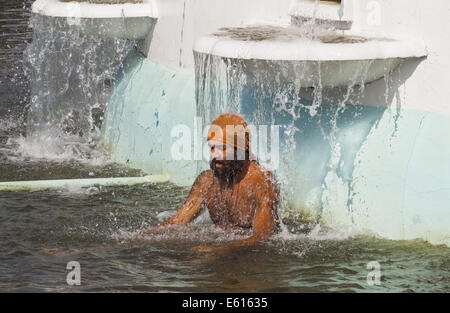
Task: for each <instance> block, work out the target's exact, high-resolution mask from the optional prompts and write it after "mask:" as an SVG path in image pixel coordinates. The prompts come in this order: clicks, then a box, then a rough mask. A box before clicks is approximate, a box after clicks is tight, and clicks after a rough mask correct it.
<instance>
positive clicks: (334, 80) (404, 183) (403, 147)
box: [34, 0, 450, 245]
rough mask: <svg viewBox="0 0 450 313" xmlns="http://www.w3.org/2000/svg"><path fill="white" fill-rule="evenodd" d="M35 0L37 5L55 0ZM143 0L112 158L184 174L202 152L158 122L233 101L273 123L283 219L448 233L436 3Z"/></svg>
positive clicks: (398, 233) (110, 140) (440, 9)
mask: <svg viewBox="0 0 450 313" xmlns="http://www.w3.org/2000/svg"><path fill="white" fill-rule="evenodd" d="M39 2H41V3H44V2H45V3H47V7H46V8H44V7H45V6H44V5H42V6H38V5H37V4H35V7H36V8H37V7H39V8H40V9H36V10H34V12H35V13H37V14H44V15H50V14H49V13H48V12H52V9H51V7H52V6H53V5H56V4H55V3H56V2H58V1H57V0H51V1H50V0H47V1H45V0H39V1H37V2H36V3H39ZM145 3H146V4H148V7H149V8H150V7H151V8H152V10H149V11H147V16H148V17H149V18H152V19H154V20H153V21H154V22H155V25H154V27H149V28H147V29H149V34H148V35H147V36H144V35H143V33H142V32H141V31H136V33H138V34H139V35H138V36H130V39H140V40H142V39H144V38H145V39H146V42H145V43H141V44H140V45H139V51H133V52H130V53H129V54H128V56H127V58H126V59H125V60H124V67H123V69H122V70H121V71H120V73H119V74H118V75H117V81H118V83H117V84H116V86H115V89H114V93H113V94H112V95H111V99H110V103H109V104H108V107H107V109H106V111H105V117H104V121H103V125H102V136H103V140H104V145H105V147H106V148H107V149H108V150H109V151H110V152H111V156H112V158H113V159H114V160H115V161H117V162H119V163H124V164H127V165H129V166H131V167H136V168H140V169H143V170H145V171H146V172H147V173H152V174H168V175H169V176H170V178H171V180H172V181H173V182H174V183H177V184H181V185H189V184H191V183H192V181H193V179H194V178H195V176H196V175H197V173H198V171H199V170H201V169H202V168H204V167H205V163H204V162H202V161H197V162H193V161H192V160H193V159H194V157H193V158H192V159H191V160H182V161H180V160H173V158H172V155H171V149H172V146H173V143H174V141H175V140H176V138H173V137H172V135H173V134H171V130H172V129H173V128H174V127H175V126H176V125H180V124H183V125H186V126H187V127H188V128H189V129H191V130H194V129H199V125H198V124H199V122H200V121H201V122H202V123H203V125H204V126H206V125H207V124H208V123H209V122H210V121H211V120H212V119H213V118H214V117H216V116H217V115H218V114H220V113H223V112H229V111H233V112H236V113H239V114H242V115H243V116H244V117H245V118H246V119H247V120H248V121H249V122H250V123H253V124H255V125H261V124H269V125H272V124H274V125H281V126H283V127H282V128H281V130H280V142H281V147H280V152H281V155H282V158H281V159H280V162H279V167H277V168H276V173H277V176H278V177H280V180H281V181H282V182H283V184H284V189H285V190H286V203H287V204H288V205H287V207H286V208H285V214H286V217H288V218H287V219H289V218H294V219H295V218H296V216H307V217H309V218H310V219H312V220H314V221H316V222H323V223H325V224H328V225H331V226H345V227H352V228H354V229H358V230H361V231H368V232H371V233H374V234H377V235H380V236H382V237H385V238H390V239H412V238H421V239H425V240H428V241H430V242H432V243H436V244H442V243H443V244H447V245H448V244H450V233H449V223H448V220H449V219H448V212H449V209H450V207H449V205H448V203H450V201H449V200H450V196H449V195H450V192H449V190H450V144H449V141H448V140H445V134H448V133H450V120H449V119H450V111H449V109H448V103H447V102H448V100H447V99H448V98H449V97H448V96H449V91H448V88H446V86H447V85H448V83H449V82H450V81H449V78H447V77H446V75H445V73H447V72H448V71H449V70H450V63H449V61H448V60H447V57H446V56H447V55H448V53H449V52H450V46H449V45H448V43H446V42H445V40H442V38H446V37H448V35H450V34H448V32H449V31H450V30H448V27H446V26H445V25H446V22H447V20H448V13H447V12H450V11H449V10H450V4H449V3H448V2H447V1H445V0H438V1H436V2H435V3H434V4H433V6H429V5H428V4H426V2H425V1H424V0H416V1H413V2H411V1H407V0H399V1H387V0H379V1H373V0H359V1H351V0H346V1H307V0H294V1H291V0H282V1H280V0H277V1H274V0H246V1H237V0H195V1H194V0H185V1H183V0H153V1H145ZM57 5H60V4H59V3H58V4H57ZM83 5H86V6H88V5H89V4H88V3H85V4H83ZM122 5H123V6H125V4H122ZM126 5H128V6H130V7H132V6H136V8H137V6H139V5H142V4H131V3H130V4H126ZM107 6H108V5H106V4H105V5H104V7H107ZM137 11H141V10H137ZM137 11H136V12H137ZM150 11H151V12H150ZM117 12H125V11H121V10H119V11H117ZM129 12H132V11H129ZM136 15H138V14H137V13H136ZM124 16H125V18H126V19H133V14H130V13H128V14H127V13H125V14H122V13H120V14H117V13H116V14H115V15H114V17H113V18H116V19H117V20H116V22H117V29H122V30H121V31H120V32H119V33H118V34H114V32H113V31H112V32H110V35H111V36H113V37H114V36H118V37H120V36H122V35H123V34H124V33H126V32H125V31H124V29H128V28H127V27H126V28H123V27H122V26H121V25H124V24H123V18H124ZM90 18H91V19H94V20H96V21H97V18H95V17H90ZM120 18H122V22H120ZM98 21H99V22H100V23H101V22H102V21H101V20H98ZM142 25H147V24H146V23H145V22H142ZM142 25H141V26H142ZM141 26H139V27H137V28H136V29H143V28H141ZM330 28H333V29H332V30H330ZM108 29H111V30H113V29H115V28H114V27H108ZM150 33H151V34H150ZM224 95H225V96H224ZM196 116H199V117H200V119H195V117H196ZM194 121H195V123H194ZM198 132H199V133H201V128H200V129H199V131H198ZM194 145H195V139H193V142H192V146H194Z"/></svg>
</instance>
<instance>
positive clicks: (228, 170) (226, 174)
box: [209, 159, 245, 181]
mask: <svg viewBox="0 0 450 313" xmlns="http://www.w3.org/2000/svg"><path fill="white" fill-rule="evenodd" d="M216 164H220V165H221V167H217V166H216ZM244 164H245V160H237V161H236V160H217V159H212V160H211V162H210V163H209V165H210V167H211V169H212V170H213V173H214V175H215V176H217V177H218V178H219V179H222V180H227V181H229V180H231V179H232V178H233V177H234V176H235V175H236V174H238V173H239V172H240V171H241V170H242V168H243V167H244Z"/></svg>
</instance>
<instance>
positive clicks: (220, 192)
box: [161, 145, 279, 252]
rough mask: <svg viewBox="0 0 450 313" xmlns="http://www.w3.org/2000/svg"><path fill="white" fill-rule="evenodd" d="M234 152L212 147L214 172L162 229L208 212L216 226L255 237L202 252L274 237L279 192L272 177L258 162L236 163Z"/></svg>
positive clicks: (201, 181) (202, 176)
mask: <svg viewBox="0 0 450 313" xmlns="http://www.w3.org/2000/svg"><path fill="white" fill-rule="evenodd" d="M226 150H228V156H227V151H226ZM230 150H231V151H232V152H233V148H231V149H230V148H228V149H227V148H226V147H225V146H223V147H217V146H216V145H212V146H211V156H212V162H211V168H212V169H211V170H208V171H204V172H202V173H201V174H200V175H199V176H198V177H197V179H196V180H195V182H194V184H193V186H192V189H191V192H190V194H189V196H188V198H187V200H186V202H185V203H184V204H183V206H182V207H181V208H180V210H179V211H178V212H177V213H176V214H175V215H174V216H172V217H171V218H170V219H169V220H167V221H165V222H164V223H162V224H161V225H162V226H168V225H172V224H173V225H187V224H188V223H189V222H191V221H193V220H194V219H195V218H196V217H197V216H199V214H200V213H201V212H202V209H203V208H207V209H208V211H209V215H210V217H211V220H212V221H213V222H214V224H215V225H217V226H219V227H221V228H223V229H225V230H228V231H238V232H247V233H251V236H250V237H249V238H247V239H245V240H241V241H237V242H233V243H231V244H228V245H224V246H199V247H196V248H195V250H196V251H199V252H209V251H219V250H228V249H230V248H235V247H242V246H248V245H252V244H254V243H256V242H259V241H261V240H264V239H266V238H268V237H270V236H271V235H272V233H273V232H274V230H275V229H276V227H277V225H278V217H277V206H278V203H279V189H278V185H277V183H276V182H275V179H274V177H273V175H272V173H271V172H269V171H265V170H264V169H263V168H261V167H260V166H259V165H258V163H257V162H255V161H250V160H248V159H247V160H241V161H239V160H236V155H237V153H236V150H237V149H234V156H235V157H234V158H233V159H232V160H229V153H230ZM219 157H221V158H219ZM218 159H219V160H218ZM220 159H222V160H223V161H220Z"/></svg>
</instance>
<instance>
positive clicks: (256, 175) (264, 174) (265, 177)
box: [248, 162, 278, 185]
mask: <svg viewBox="0 0 450 313" xmlns="http://www.w3.org/2000/svg"><path fill="white" fill-rule="evenodd" d="M249 174H250V175H249V177H248V178H249V179H250V180H251V181H254V182H257V183H259V184H266V185H267V184H269V185H277V184H278V183H277V181H276V179H275V175H274V174H273V173H272V172H271V171H269V170H267V169H265V168H263V167H262V166H261V165H260V164H259V163H257V162H251V163H250V168H249Z"/></svg>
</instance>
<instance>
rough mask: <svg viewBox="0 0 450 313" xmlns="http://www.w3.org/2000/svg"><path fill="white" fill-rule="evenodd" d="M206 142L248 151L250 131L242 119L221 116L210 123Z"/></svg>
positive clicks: (234, 116) (232, 116) (235, 116)
mask: <svg viewBox="0 0 450 313" xmlns="http://www.w3.org/2000/svg"><path fill="white" fill-rule="evenodd" d="M208 142H210V143H220V144H226V145H230V146H234V147H235V148H238V149H241V150H244V151H246V150H248V151H250V131H249V130H248V128H247V123H246V122H245V121H244V119H243V118H242V117H240V116H238V115H235V114H223V115H221V116H219V117H218V118H216V119H215V120H214V121H213V122H212V124H211V127H210V128H209V131H208Z"/></svg>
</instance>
